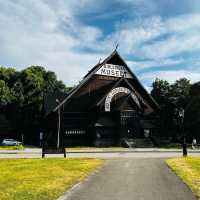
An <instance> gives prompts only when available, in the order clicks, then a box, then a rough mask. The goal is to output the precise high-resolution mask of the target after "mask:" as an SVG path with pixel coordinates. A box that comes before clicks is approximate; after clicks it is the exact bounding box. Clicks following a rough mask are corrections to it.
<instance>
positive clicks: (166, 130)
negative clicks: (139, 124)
mask: <svg viewBox="0 0 200 200" xmlns="http://www.w3.org/2000/svg"><path fill="white" fill-rule="evenodd" d="M152 87H153V89H152V91H151V95H152V96H153V97H154V98H155V100H156V101H157V102H158V104H159V105H160V108H161V110H160V122H159V123H160V127H161V130H160V132H162V135H165V136H168V137H169V136H171V137H174V138H177V137H179V136H178V135H177V133H172V132H173V131H172V130H175V129H177V131H178V129H179V124H178V111H179V109H180V108H185V106H186V105H187V104H188V101H189V91H190V87H191V85H190V81H189V80H187V79H186V78H181V79H179V80H177V81H175V83H173V84H169V83H168V82H167V81H166V80H160V79H156V80H155V81H154V82H153V84H152Z"/></svg>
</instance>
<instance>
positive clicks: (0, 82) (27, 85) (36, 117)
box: [0, 66, 68, 141]
mask: <svg viewBox="0 0 200 200" xmlns="http://www.w3.org/2000/svg"><path fill="white" fill-rule="evenodd" d="M67 89H68V88H66V86H65V85H64V83H63V82H62V81H60V80H57V77H56V74H55V73H54V72H52V71H46V70H45V68H43V67H41V66H30V67H28V68H26V69H24V70H22V71H16V70H15V69H14V68H6V67H0V105H1V106H3V108H2V110H3V111H4V113H5V115H6V116H7V118H8V119H9V120H11V121H12V124H16V132H18V133H20V134H21V133H24V136H25V139H26V138H28V139H29V141H31V140H34V138H36V137H37V135H36V133H38V131H39V129H40V126H41V124H40V122H41V117H42V105H43V98H44V96H45V95H46V94H47V93H49V92H53V91H55V90H59V91H63V92H65V91H67Z"/></svg>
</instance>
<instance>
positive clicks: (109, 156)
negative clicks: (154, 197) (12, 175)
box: [0, 151, 200, 159]
mask: <svg viewBox="0 0 200 200" xmlns="http://www.w3.org/2000/svg"><path fill="white" fill-rule="evenodd" d="M188 155H189V156H200V152H188ZM41 156H42V154H41V153H24V152H21V153H17V154H16V153H0V159H1V158H41ZM180 156H182V152H169V151H166V152H143V151H141V152H139V151H138V152H112V153H111V152H110V153H106V152H94V153H93V152H85V153H80V152H76V153H67V158H83V157H87V158H103V159H112V158H171V157H180ZM45 157H47V158H50V157H51V158H53V157H54V158H55V157H63V155H62V154H48V155H46V156H45Z"/></svg>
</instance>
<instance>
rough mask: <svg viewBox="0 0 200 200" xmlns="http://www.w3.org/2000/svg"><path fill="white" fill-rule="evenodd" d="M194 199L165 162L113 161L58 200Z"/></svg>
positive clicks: (149, 159)
mask: <svg viewBox="0 0 200 200" xmlns="http://www.w3.org/2000/svg"><path fill="white" fill-rule="evenodd" d="M61 199H62V200H94V199H95V200H195V199H196V198H195V196H194V195H193V194H192V192H191V191H190V190H189V188H188V187H187V186H186V185H185V184H183V183H182V182H181V180H180V179H179V178H178V177H177V176H176V175H175V174H174V173H173V172H172V171H171V170H170V169H169V168H168V167H167V165H166V164H165V162H164V159H158V158H157V159H155V158H145V159H144V158H115V159H114V158H113V159H109V160H107V161H106V164H105V166H104V167H103V168H102V169H101V170H100V171H99V172H97V173H96V174H94V175H92V176H90V177H89V178H88V179H87V180H86V181H84V182H83V183H81V184H80V185H78V186H77V187H75V188H74V189H72V190H71V191H70V192H69V193H67V194H66V195H65V196H64V197H61V198H60V199H59V200H61Z"/></svg>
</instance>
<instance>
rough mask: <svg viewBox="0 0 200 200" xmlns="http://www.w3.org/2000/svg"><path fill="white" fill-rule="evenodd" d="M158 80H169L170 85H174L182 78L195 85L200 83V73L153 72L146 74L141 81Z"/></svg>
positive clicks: (182, 71)
mask: <svg viewBox="0 0 200 200" xmlns="http://www.w3.org/2000/svg"><path fill="white" fill-rule="evenodd" d="M156 78H159V79H163V80H167V81H168V82H170V83H173V82H175V81H176V80H177V79H180V78H187V79H189V80H190V81H191V82H192V83H194V82H197V81H199V79H200V71H191V70H171V71H153V72H147V73H144V74H142V75H141V76H140V79H141V80H142V81H144V82H146V81H148V80H152V81H153V80H155V79H156Z"/></svg>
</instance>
